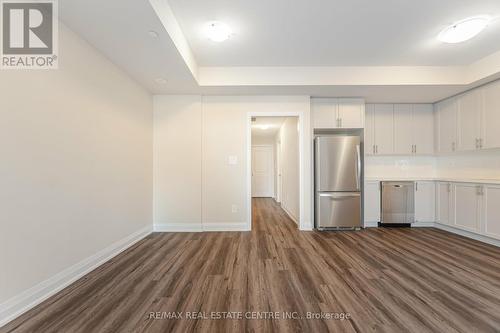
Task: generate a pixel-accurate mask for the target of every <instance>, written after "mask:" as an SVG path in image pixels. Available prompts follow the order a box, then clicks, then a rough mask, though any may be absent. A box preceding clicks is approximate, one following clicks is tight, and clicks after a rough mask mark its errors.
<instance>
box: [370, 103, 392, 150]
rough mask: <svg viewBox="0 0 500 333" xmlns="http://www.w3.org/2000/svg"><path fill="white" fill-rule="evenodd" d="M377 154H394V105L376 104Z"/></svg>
mask: <svg viewBox="0 0 500 333" xmlns="http://www.w3.org/2000/svg"><path fill="white" fill-rule="evenodd" d="M374 115H375V122H374V124H375V126H374V128H375V154H377V155H390V154H393V153H394V105H393V104H375V110H374Z"/></svg>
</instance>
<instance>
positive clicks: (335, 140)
mask: <svg viewBox="0 0 500 333" xmlns="http://www.w3.org/2000/svg"><path fill="white" fill-rule="evenodd" d="M362 138H363V134H362V131H361V130H360V131H358V130H351V131H345V130H344V131H340V132H339V133H335V134H328V135H318V136H316V137H315V142H314V143H315V167H314V169H315V226H316V228H317V229H320V230H321V229H328V228H337V229H338V228H354V229H356V228H360V227H361V226H362V216H363V196H362V188H363V184H362V179H363V140H362Z"/></svg>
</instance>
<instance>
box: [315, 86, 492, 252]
mask: <svg viewBox="0 0 500 333" xmlns="http://www.w3.org/2000/svg"><path fill="white" fill-rule="evenodd" d="M311 117H312V124H313V125H312V127H313V133H314V136H315V138H316V139H317V138H318V136H321V135H325V133H328V134H327V135H335V134H338V133H341V132H344V133H345V132H346V131H347V132H349V131H356V130H358V131H361V132H362V133H363V136H362V139H361V142H362V144H361V147H362V148H361V149H362V151H363V152H364V153H363V156H362V161H363V163H362V165H361V168H360V169H359V173H360V174H362V175H363V176H362V178H361V179H363V182H362V186H360V187H359V191H360V193H362V198H363V200H361V201H360V207H361V208H360V209H361V216H362V218H361V221H360V223H359V224H358V225H356V226H355V229H356V228H357V227H364V228H369V227H379V226H411V227H435V228H439V229H443V230H446V231H449V232H453V233H456V234H460V235H463V236H466V237H469V238H473V239H477V240H480V241H483V242H487V243H490V244H494V245H499V244H500V208H499V205H498V202H500V133H499V132H498V130H497V129H498V128H499V126H500V82H498V81H497V82H493V83H490V84H488V85H485V86H481V87H479V88H476V89H473V90H471V91H468V92H465V93H463V94H461V95H458V96H453V97H450V98H448V99H445V100H443V101H440V102H438V103H436V104H413V103H398V104H370V103H365V101H364V100H363V99H353V98H311ZM339 131H340V132H339ZM315 158H316V159H317V158H318V154H317V150H316V154H315ZM353 159H354V157H353ZM317 163H318V161H316V164H317ZM330 169H331V170H335V168H330ZM341 169H343V170H345V169H346V168H345V167H341ZM348 170H349V168H348ZM352 170H353V173H356V172H358V171H356V168H354V169H352ZM333 173H334V174H336V173H337V172H336V171H333ZM315 184H316V186H315V187H316V191H317V190H318V186H319V184H318V179H317V176H316V181H315ZM318 198H319V194H316V199H315V203H316V207H315V211H316V213H318V212H321V210H320V208H319V207H318V202H319V201H318ZM322 214H324V213H322ZM333 215H334V214H333ZM333 215H332V216H333ZM315 220H316V222H315V224H316V228H318V214H316V218H315ZM339 220H342V219H339ZM339 223H340V224H339V225H338V227H346V226H348V225H343V224H342V223H344V222H339ZM330 224H332V225H333V228H334V229H335V223H334V222H331V223H330ZM344 224H345V223H344ZM347 224H349V223H347ZM351 224H352V223H351ZM320 229H321V226H320ZM327 229H330V228H327Z"/></svg>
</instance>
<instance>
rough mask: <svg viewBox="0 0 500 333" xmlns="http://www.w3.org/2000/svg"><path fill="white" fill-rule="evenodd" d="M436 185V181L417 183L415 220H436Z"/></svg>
mask: <svg viewBox="0 0 500 333" xmlns="http://www.w3.org/2000/svg"><path fill="white" fill-rule="evenodd" d="M435 198H436V186H435V183H434V182H416V183H415V221H416V222H434V220H435V212H436V200H435Z"/></svg>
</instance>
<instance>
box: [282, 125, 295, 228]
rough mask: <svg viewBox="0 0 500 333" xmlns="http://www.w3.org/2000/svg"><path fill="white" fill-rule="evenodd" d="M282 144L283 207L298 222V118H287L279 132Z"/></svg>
mask: <svg viewBox="0 0 500 333" xmlns="http://www.w3.org/2000/svg"><path fill="white" fill-rule="evenodd" d="M279 140H280V142H281V159H280V161H281V181H282V185H281V189H282V191H281V206H282V207H283V209H284V210H285V211H286V212H287V213H288V214H289V215H290V216H291V218H292V219H293V220H295V222H298V220H299V216H300V196H299V194H300V185H299V180H300V173H299V172H300V170H299V131H298V118H297V117H288V118H286V120H285V122H284V123H283V126H281V129H280V132H279Z"/></svg>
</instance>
